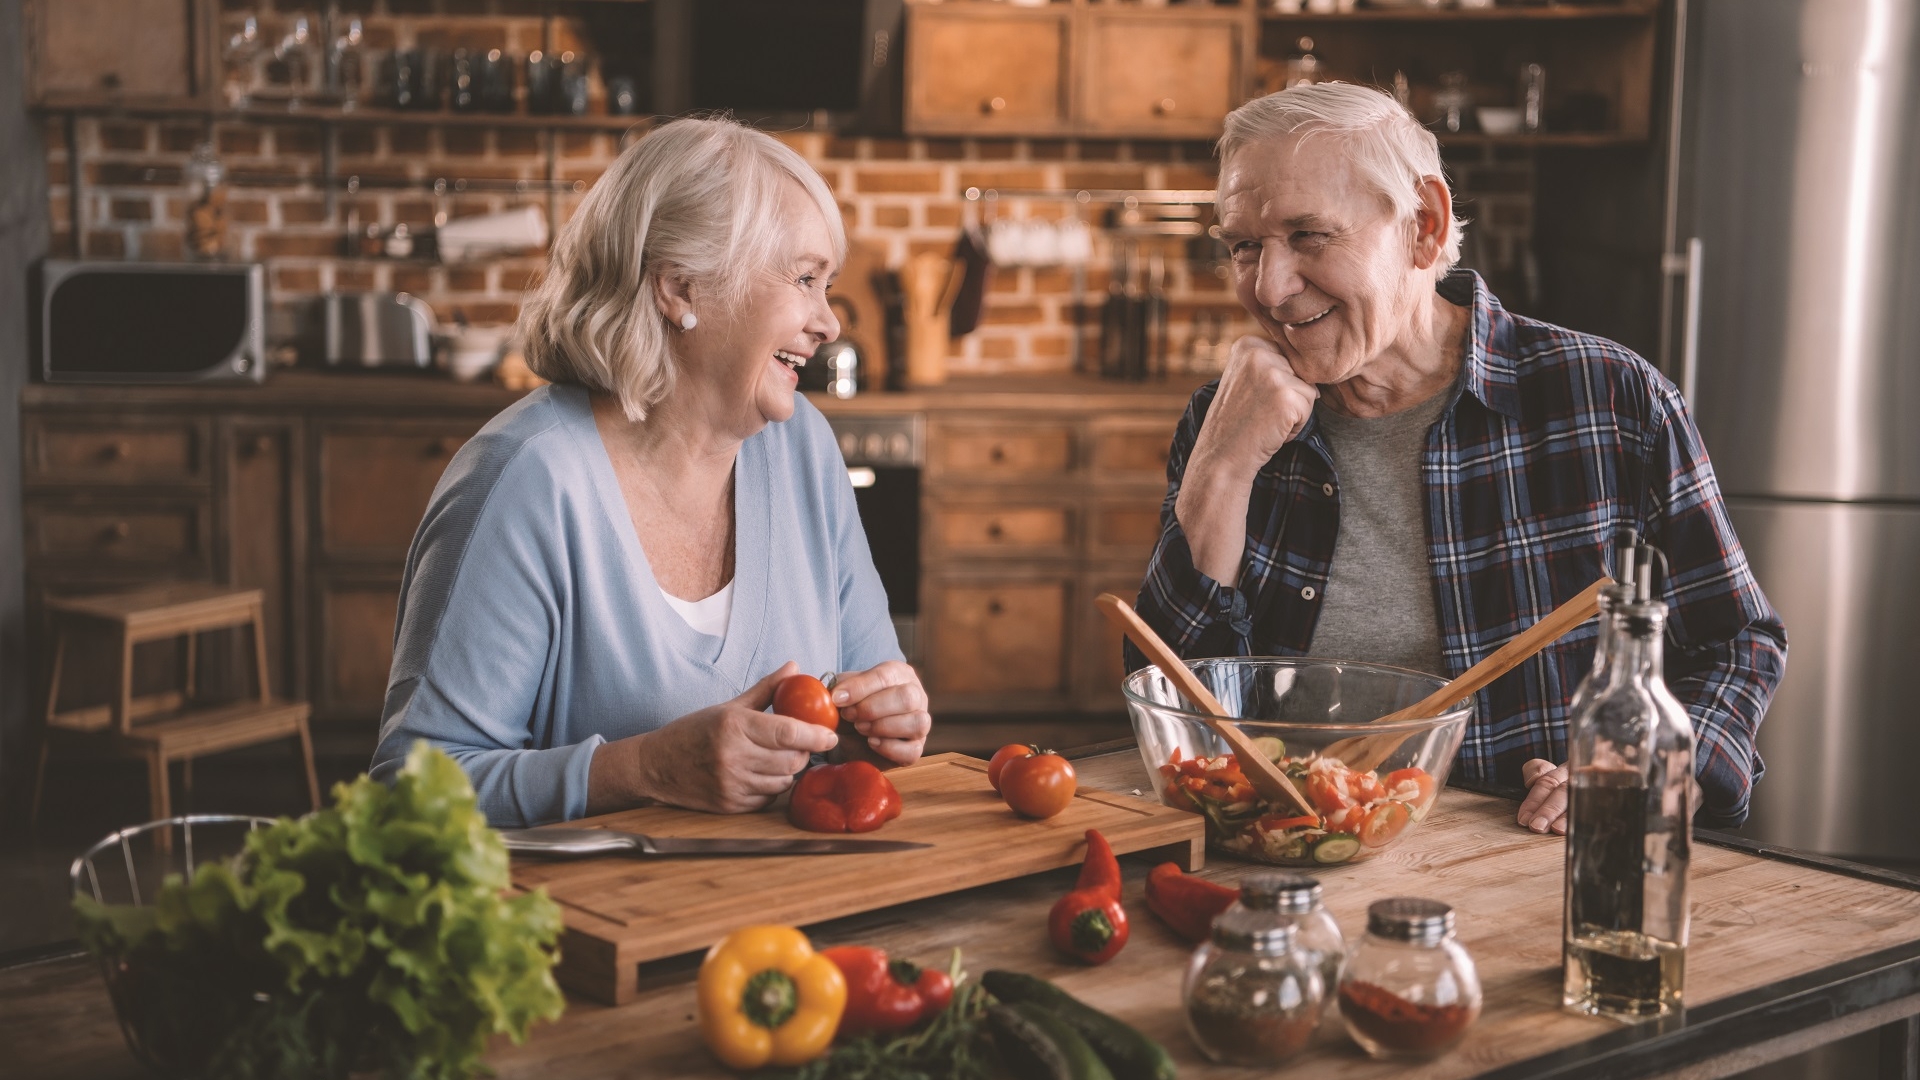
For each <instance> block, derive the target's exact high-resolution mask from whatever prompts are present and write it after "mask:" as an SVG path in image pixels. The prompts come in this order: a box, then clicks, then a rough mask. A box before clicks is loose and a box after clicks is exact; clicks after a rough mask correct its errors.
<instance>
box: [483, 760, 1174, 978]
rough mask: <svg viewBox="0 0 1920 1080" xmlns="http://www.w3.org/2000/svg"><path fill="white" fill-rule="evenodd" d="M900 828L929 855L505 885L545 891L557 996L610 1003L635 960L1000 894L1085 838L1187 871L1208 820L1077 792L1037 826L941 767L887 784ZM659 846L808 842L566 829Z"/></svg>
mask: <svg viewBox="0 0 1920 1080" xmlns="http://www.w3.org/2000/svg"><path fill="white" fill-rule="evenodd" d="M887 775H888V776H889V777H890V778H891V779H892V780H893V783H894V786H895V787H897V788H899V789H900V798H901V801H902V803H903V810H902V813H901V815H900V817H898V818H896V819H895V820H893V821H890V822H888V823H887V824H886V825H885V826H883V827H881V828H880V829H879V830H878V831H877V832H871V833H862V834H860V835H862V836H867V837H872V838H874V839H884V840H918V841H922V842H925V843H930V844H932V845H933V846H932V847H930V848H921V849H919V850H916V851H895V852H886V853H883V854H874V855H788V856H727V857H720V856H715V857H710V858H685V857H682V858H646V857H614V858H602V859H581V860H575V861H570V862H544V861H535V860H528V859H515V860H514V863H513V883H514V885H515V886H517V887H518V888H521V889H534V888H538V887H541V886H545V888H546V890H547V895H549V896H551V897H553V899H554V900H556V901H558V902H559V904H560V908H561V911H562V913H563V915H564V917H565V919H566V925H567V929H566V933H565V935H564V936H563V938H562V940H561V946H560V948H561V954H560V966H559V968H558V970H557V972H556V974H557V975H558V977H559V980H560V984H561V985H562V986H564V987H566V988H567V989H568V990H570V991H572V992H573V993H575V994H579V995H581V996H583V997H586V998H590V999H592V1000H594V1001H599V1002H603V1003H606V1004H614V1005H617V1004H623V1003H625V1002H627V1001H629V1000H631V999H632V998H633V996H634V995H635V994H636V993H638V991H639V982H638V980H639V968H640V964H641V963H642V962H643V961H647V960H657V959H659V958H661V957H666V956H675V955H678V954H680V953H685V952H692V951H694V950H698V949H705V948H707V947H708V946H710V945H712V944H713V943H714V942H715V941H718V940H719V939H720V938H722V937H724V936H726V935H727V934H728V933H731V932H732V931H733V930H735V929H737V928H739V927H742V926H747V925H751V924H755V923H783V924H787V925H793V926H805V925H808V924H810V923H817V922H822V921H824V920H827V919H835V918H839V917H841V916H843V915H853V914H857V913H859V912H863V911H872V910H874V909H876V908H883V907H888V906H890V905H893V904H900V903H905V902H906V901H909V900H919V899H922V898H924V897H928V896H937V895H940V894H943V893H949V892H955V891H957V890H960V889H968V888H972V887H973V886H976V885H984V884H987V883H989V882H994V881H1005V880H1007V879H1008V878H1016V877H1021V876H1024V875H1026V874H1034V873H1039V872H1040V871H1043V870H1053V869H1056V868H1058V867H1062V866H1073V865H1077V864H1078V863H1079V862H1080V861H1081V860H1082V859H1083V858H1084V857H1085V855H1086V831H1087V830H1088V829H1099V830H1100V833H1101V835H1103V836H1105V837H1106V838H1107V841H1108V843H1110V844H1112V845H1113V849H1114V851H1116V852H1120V853H1127V852H1152V853H1153V854H1154V856H1155V857H1156V858H1159V859H1171V860H1173V861H1175V862H1178V863H1180V864H1181V865H1182V866H1183V867H1185V868H1186V869H1188V870H1197V869H1199V868H1200V866H1201V864H1202V862H1203V861H1204V860H1205V858H1206V834H1205V828H1204V824H1203V821H1202V819H1201V818H1200V817H1199V816H1198V815H1195V814H1188V813H1184V812H1182V811H1179V810H1173V809H1170V808H1168V807H1164V806H1161V805H1160V804H1159V803H1157V802H1152V801H1149V800H1146V799H1137V798H1130V797H1127V796H1124V795H1116V794H1113V793H1112V792H1106V791H1093V790H1089V789H1087V788H1085V787H1082V788H1081V789H1080V791H1079V793H1078V794H1077V795H1075V796H1074V800H1073V803H1072V805H1070V806H1068V807H1067V809H1066V810H1065V811H1063V812H1062V813H1060V814H1058V815H1056V816H1054V817H1051V818H1048V819H1047V820H1045V821H1028V820H1026V819H1025V818H1021V817H1019V816H1017V815H1015V814H1014V812H1013V811H1011V810H1009V809H1007V806H1006V804H1005V803H1003V802H1002V801H1001V800H1000V796H998V795H996V794H994V791H993V787H992V785H990V784H988V783H987V763H986V762H984V761H981V760H979V759H978V758H971V757H967V756H965V755H963V754H938V755H935V756H933V757H929V758H926V759H924V760H922V761H921V762H920V763H919V764H917V765H910V766H907V767H906V768H902V769H894V770H893V771H891V772H889V773H888V774H887ZM567 824H568V825H569V826H570V827H574V828H580V827H585V828H602V829H617V830H619V831H622V832H638V833H649V834H653V835H657V836H702V837H809V836H818V835H819V834H818V833H808V832H803V831H801V830H800V829H796V828H794V827H793V826H792V825H790V824H788V823H787V819H786V816H785V814H784V813H777V812H774V813H763V814H737V815H724V816H723V815H716V814H702V813H697V812H695V811H691V810H679V809H674V808H671V807H647V808H644V809H640V810H628V811H623V812H621V813H618V814H607V815H605V816H602V817H597V818H588V819H586V820H584V821H576V822H568V823H567Z"/></svg>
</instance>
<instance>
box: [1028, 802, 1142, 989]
mask: <svg viewBox="0 0 1920 1080" xmlns="http://www.w3.org/2000/svg"><path fill="white" fill-rule="evenodd" d="M1127 934H1128V928H1127V912H1126V909H1125V908H1123V907H1121V906H1120V862H1119V860H1118V859H1115V858H1114V857H1113V846H1112V845H1111V844H1108V843H1107V838H1106V837H1104V836H1101V835H1100V831H1099V830H1098V829H1088V830H1087V858H1086V861H1085V862H1083V863H1082V864H1081V865H1080V879H1079V880H1078V881H1076V882H1075V883H1074V886H1073V891H1072V892H1070V893H1068V894H1067V895H1065V896H1063V897H1061V898H1060V899H1059V900H1056V901H1054V904H1053V910H1052V911H1050V912H1048V913H1047V936H1048V937H1049V938H1051V939H1052V941H1053V946H1054V948H1056V949H1059V950H1060V951H1061V952H1063V953H1066V954H1067V955H1068V956H1071V957H1074V958H1075V959H1078V960H1084V961H1086V962H1087V963H1089V964H1104V963H1106V962H1107V961H1108V960H1111V959H1113V957H1114V956H1115V955H1116V954H1117V953H1119V951H1120V949H1121V948H1122V947H1123V946H1125V945H1126V943H1127Z"/></svg>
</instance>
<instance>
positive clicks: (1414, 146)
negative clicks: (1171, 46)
mask: <svg viewBox="0 0 1920 1080" xmlns="http://www.w3.org/2000/svg"><path fill="white" fill-rule="evenodd" d="M1219 152H1220V159H1221V167H1220V201H1219V209H1220V226H1221V234H1222V239H1223V240H1224V241H1225V242H1226V243H1227V245H1228V247H1229V249H1230V250H1231V252H1232V259H1233V280H1234V287H1235V290H1236V293H1237V294H1238V296H1239V299H1240V303H1241V304H1243V305H1244V306H1245V307H1246V309H1247V310H1248V311H1249V312H1251V313H1252V314H1253V317H1254V318H1255V320H1257V322H1258V323H1259V325H1260V328H1261V330H1263V331H1264V336H1247V337H1243V338H1241V339H1240V340H1239V341H1237V342H1235V343H1234V346H1233V351H1232V354H1231V356H1230V358H1229V360H1228V363H1227V368H1226V372H1225V374H1224V375H1222V377H1221V378H1220V379H1219V381H1218V382H1216V383H1212V384H1209V385H1207V386H1204V387H1202V388H1201V389H1200V390H1199V391H1198V392H1197V393H1195V394H1194V396H1193V401H1192V403H1191V404H1190V405H1189V407H1188V410H1187V414H1186V416H1185V417H1184V418H1183V419H1182V420H1181V423H1180V427H1179V429H1178V431H1177V432H1176V433H1175V435H1174V440H1173V448H1172V452H1171V456H1170V457H1169V460H1168V464H1167V478H1168V482H1169V483H1168V490H1167V496H1166V502H1165V504H1164V507H1163V510H1162V529H1161V536H1160V541H1159V544H1158V545H1157V547H1156V548H1155V550H1154V553H1153V560H1152V564H1151V566H1150V568H1149V570H1148V573H1147V578H1146V582H1145V585H1144V586H1143V587H1142V589H1141V592H1140V599H1139V602H1138V608H1139V611H1140V614H1141V615H1142V616H1143V617H1144V618H1145V619H1146V620H1147V621H1148V622H1149V623H1150V624H1152V626H1153V627H1154V629H1155V630H1157V631H1158V632H1159V633H1160V634H1161V635H1162V636H1163V637H1164V638H1165V639H1166V640H1167V641H1168V643H1169V644H1171V645H1173V647H1174V648H1175V649H1176V650H1178V651H1179V652H1180V653H1181V654H1182V655H1183V656H1189V657H1203V656H1243V655H1301V654H1307V653H1311V654H1313V655H1317V656H1328V657H1345V658H1349V659H1355V660H1369V661H1376V662H1382V663H1389V664H1397V665H1401V666H1405V667H1411V668H1416V669H1419V670H1422V671H1429V672H1433V673H1436V674H1448V675H1458V674H1459V673H1461V672H1462V671H1464V670H1466V669H1467V668H1468V667H1469V666H1471V665H1472V664H1474V663H1475V662H1477V661H1479V660H1481V659H1483V658H1484V657H1486V656H1487V655H1488V654H1489V653H1492V652H1493V651H1494V650H1495V649H1497V648H1499V647H1500V646H1501V645H1502V644H1504V643H1505V642H1506V641H1507V639H1508V638H1510V637H1512V636H1513V635H1514V634H1515V633H1516V632H1518V631H1520V630H1522V629H1524V628H1526V627H1527V626H1530V625H1532V624H1533V623H1534V622H1535V621H1537V620H1539V619H1540V618H1541V617H1542V616H1544V615H1546V614H1547V613H1548V612H1549V611H1551V610H1552V609H1553V608H1554V607H1555V606H1557V605H1558V604H1560V603H1562V602H1563V601H1566V600H1567V599H1569V598H1571V597H1572V596H1574V595H1575V594H1576V593H1578V592H1579V591H1580V590H1581V589H1583V588H1584V587H1585V586H1587V585H1588V584H1590V583H1591V582H1592V581H1593V580H1594V579H1596V578H1598V577H1599V576H1600V575H1601V574H1602V573H1604V572H1606V570H1607V567H1608V561H1609V560H1608V551H1609V544H1610V541H1611V540H1612V539H1613V537H1614V536H1615V535H1616V533H1617V532H1618V531H1619V530H1620V529H1622V528H1624V527H1628V526H1631V527H1633V528H1635V529H1638V530H1639V531H1640V534H1641V535H1642V536H1644V537H1646V538H1647V539H1648V540H1649V541H1651V542H1653V543H1654V544H1656V545H1658V546H1659V547H1660V548H1661V550H1662V551H1663V552H1664V553H1665V554H1666V556H1667V558H1668V560H1669V562H1670V563H1671V575H1670V577H1669V578H1668V579H1667V580H1666V582H1664V583H1663V591H1664V599H1665V600H1666V601H1667V602H1668V603H1669V604H1670V605H1672V615H1671V621H1670V623H1669V627H1670V634H1671V637H1670V639H1669V645H1668V649H1667V657H1666V674H1667V679H1668V682H1669V685H1670V686H1671V687H1672V689H1673V692H1674V694H1675V695H1676V696H1677V697H1678V698H1679V699H1680V701H1681V702H1682V703H1683V704H1684V705H1685V706H1686V708H1687V711H1688V713H1689V715H1690V716H1691V717H1692V720H1693V727H1694V732H1695V735H1696V738H1697V742H1698V754H1697V757H1696V774H1697V776H1698V779H1699V781H1700V788H1701V793H1702V795H1703V805H1702V807H1701V809H1700V812H1699V814H1698V815H1697V817H1696V820H1697V821H1698V822H1699V823H1700V824H1702V825H1716V826H1731V825H1737V824H1739V823H1740V822H1741V821H1743V820H1745V818H1746V815H1747V805H1748V798H1749V796H1750V794H1751V792H1752V787H1753V782H1754V781H1755V780H1756V779H1758V778H1759V776H1760V773H1761V769H1762V765H1761V762H1760V759H1759V757H1758V756H1757V755H1756V754H1755V753H1754V736H1755V734H1756V732H1757V731H1758V729H1759V726H1760V718H1761V716H1762V714H1764V713H1765V712H1766V708H1767V702H1768V700H1769V699H1770V698H1771V697H1772V695H1773V690H1774V687H1775V686H1776V685H1777V684H1778V682H1779V680H1780V674H1781V671H1782V669H1783V666H1784V664H1785V660H1786V633H1785V630H1784V628H1783V627H1782V626H1781V624H1780V620H1779V618H1778V617H1777V616H1776V615H1775V614H1774V612H1773V609H1772V607H1771V606H1769V605H1768V603H1767V600H1766V597H1764V596H1762V595H1761V593H1760V589H1759V587H1758V586H1757V585H1756V584H1755V583H1754V580H1753V576H1752V574H1751V573H1750V572H1749V571H1748V569H1747V562H1746V558H1745V556H1744V555H1743V554H1742V552H1741V550H1740V542H1739V540H1738V539H1737V538H1736V537H1735V536H1734V534H1733V528H1732V526H1731V525H1730V524H1729V523H1728V520H1727V513H1726V508H1725V506H1724V505H1723V504H1722V502H1721V497H1720V490H1719V486H1718V484H1717V483H1716V482H1715V480H1714V476H1713V468H1712V466H1711V465H1710V464H1708V461H1707V454H1706V451H1705V449H1704V448H1703V447H1702V446H1701V445H1700V436H1699V433H1698V432H1697V431H1695V429H1694V426H1693V421H1692V420H1691V418H1689V416H1688V414H1687V409H1686V403H1685V402H1683V401H1682V400H1681V398H1680V395H1679V394H1678V393H1677V392H1676V391H1675V389H1674V387H1673V384H1672V383H1670V382H1668V381H1667V380H1666V379H1665V378H1663V377H1661V375H1660V373H1659V372H1657V371H1655V370H1654V368H1653V367H1652V366H1651V365H1649V364H1648V363H1647V362H1646V361H1645V360H1642V359H1641V358H1640V357H1638V356H1636V355H1634V354H1633V353H1632V352H1630V351H1628V350H1627V349H1625V348H1623V347H1621V346H1619V345H1616V344H1614V343H1613V342H1610V341H1606V340H1603V339H1600V338H1596V337H1592V336H1589V335H1586V334H1580V333H1576V332H1574V331H1571V330H1566V329H1563V328H1561V327H1557V326H1552V325H1549V324H1546V323H1541V322H1536V321H1533V320H1531V319H1524V318H1521V317H1519V316H1516V315H1513V314H1510V313H1509V312H1507V311H1506V310H1505V309H1504V308H1502V307H1501V306H1500V303H1499V301H1497V300H1495V299H1494V297H1493V296H1492V294H1490V293H1489V292H1488V291H1487V287H1486V284H1485V282H1483V281H1481V279H1480V277H1479V275H1477V274H1474V273H1472V272H1471V271H1454V270H1452V269H1451V268H1452V266H1453V264H1454V262H1455V261H1456V260H1457V259H1458V257H1459V251H1460V234H1461V229H1462V227H1463V225H1464V223H1463V222H1461V221H1458V220H1456V219H1455V218H1454V216H1453V203H1452V197H1451V194H1450V193H1449V191H1448V188H1447V183H1446V180H1445V178H1444V176H1443V175H1442V173H1441V165H1440V153H1439V146H1438V144H1437V143H1436V141H1435V139H1434V137H1433V135H1432V134H1430V133H1429V132H1427V131H1426V130H1425V129H1424V128H1422V127H1421V126H1420V124H1419V123H1418V122H1417V121H1416V120H1415V119H1414V118H1413V116H1412V115H1411V114H1409V113H1408V112H1407V111H1406V110H1405V109H1404V108H1403V107H1401V106H1400V105H1399V104H1397V103H1396V102H1395V101H1394V100H1393V99H1392V98H1391V97H1388V96H1387V95H1385V94H1382V93H1380V92H1378V91H1376V90H1371V89H1367V88H1364V87H1359V86H1353V85H1349V84H1343V83H1322V84H1319V85H1314V86H1301V87H1295V88H1293V89H1290V90H1285V91H1282V92H1280V93H1277V94H1272V95H1269V96H1267V97H1264V98H1260V99H1258V100H1255V101H1252V102H1249V103H1248V104H1246V105H1244V106H1242V107H1241V108H1239V109H1237V110H1235V111H1234V112H1233V113H1232V114H1231V115H1230V116H1228V117H1227V121H1226V131H1225V134H1224V135H1223V136H1222V137H1221V139H1220V148H1219ZM1595 633H1596V630H1595V627H1594V625H1593V624H1591V623H1590V624H1588V626H1587V627H1585V628H1583V629H1582V630H1581V631H1579V632H1576V633H1575V634H1572V635H1570V636H1569V637H1568V638H1566V639H1564V640H1562V641H1561V642H1559V643H1558V644H1557V645H1555V646H1553V647H1550V648H1549V649H1547V650H1546V651H1545V652H1543V653H1541V654H1540V655H1539V656H1537V657H1535V658H1534V659H1532V660H1530V661H1528V662H1527V663H1526V664H1525V665H1524V666H1522V667H1521V668H1520V669H1518V670H1517V671H1514V672H1512V673H1510V674H1508V675H1507V676H1506V677H1505V678H1502V679H1501V680H1499V681H1498V682H1496V683H1494V684H1493V686H1492V687H1490V688H1489V689H1487V690H1485V691H1483V692H1482V693H1481V694H1480V696H1479V701H1478V702H1477V707H1476V708H1475V710H1474V716H1473V719H1472V721H1471V723H1470V725H1469V727H1468V730H1467V734H1466V740H1465V742H1464V744H1463V745H1462V747H1461V750H1460V757H1459V760H1458V762H1457V764H1456V765H1455V775H1457V776H1461V777H1464V778H1466V779H1468V780H1473V781H1478V782H1482V783H1498V784H1506V785H1511V786H1521V785H1525V786H1526V787H1528V788H1529V791H1528V794H1527V797H1526V799H1525V800H1524V801H1523V802H1522V804H1521V807H1520V816H1519V820H1520V823H1521V824H1523V825H1526V826H1528V827H1530V828H1532V829H1534V830H1536V831H1540V832H1545V831H1547V830H1548V829H1553V830H1556V831H1560V832H1564V831H1565V829H1566V818H1565V811H1566V792H1565V790H1564V788H1563V786H1562V785H1563V784H1564V783H1565V779H1566V771H1565V768H1564V765H1560V766H1558V767H1556V763H1562V762H1564V761H1565V760H1566V749H1567V702H1568V699H1569V698H1570V697H1571V696H1572V694H1573V690H1574V688H1575V686H1576V685H1578V683H1579V681H1580V679H1581V678H1582V677H1583V676H1584V675H1585V674H1586V672H1587V670H1588V668H1589V665H1590V663H1591V660H1592V654H1593V650H1594V635H1595ZM1129 660H1130V664H1131V665H1132V666H1139V664H1140V663H1142V662H1143V661H1142V660H1141V659H1140V657H1139V656H1138V654H1137V653H1132V652H1131V651H1130V653H1129Z"/></svg>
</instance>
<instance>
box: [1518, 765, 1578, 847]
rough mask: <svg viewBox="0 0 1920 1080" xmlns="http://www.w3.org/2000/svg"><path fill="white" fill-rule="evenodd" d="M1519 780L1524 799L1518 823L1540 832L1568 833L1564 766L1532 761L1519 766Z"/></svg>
mask: <svg viewBox="0 0 1920 1080" xmlns="http://www.w3.org/2000/svg"><path fill="white" fill-rule="evenodd" d="M1520 780H1521V782H1522V783H1524V784H1526V785H1527V797H1526V798H1525V799H1523V800H1521V802H1520V813H1519V814H1518V815H1516V816H1517V818H1518V820H1519V822H1520V824H1522V825H1525V826H1526V827H1527V828H1529V829H1532V830H1533V831H1534V832H1537V833H1543V832H1546V831H1547V830H1549V829H1551V830H1553V831H1554V832H1557V833H1559V834H1560V835H1562V836H1565V835H1566V834H1567V767H1566V766H1565V765H1555V764H1554V763H1553V762H1551V761H1548V760H1546V759H1545V758H1534V759H1533V760H1532V761H1529V762H1527V763H1526V764H1525V765H1522V766H1520Z"/></svg>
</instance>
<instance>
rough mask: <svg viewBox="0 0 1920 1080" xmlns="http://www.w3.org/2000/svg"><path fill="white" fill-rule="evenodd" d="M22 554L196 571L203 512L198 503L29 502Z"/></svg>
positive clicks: (202, 550)
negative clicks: (101, 504)
mask: <svg viewBox="0 0 1920 1080" xmlns="http://www.w3.org/2000/svg"><path fill="white" fill-rule="evenodd" d="M25 511H26V541H27V544H26V547H27V551H26V555H27V558H28V559H29V560H33V561H36V562H48V563H90V564H100V563H107V564H111V565H114V566H150V567H157V566H169V567H187V566H192V567H200V566H203V565H204V564H205V563H206V561H207V508H206V506H205V505H204V504H202V503H198V502H143V503H133V504H114V505H109V506H75V505H63V504H48V503H37V502H32V501H29V502H28V503H27V505H26V507H25Z"/></svg>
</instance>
